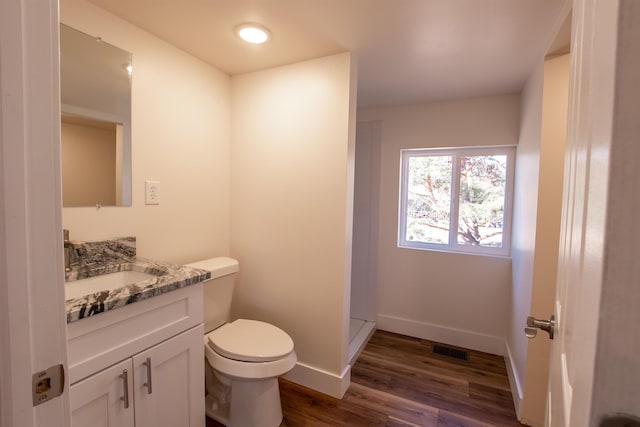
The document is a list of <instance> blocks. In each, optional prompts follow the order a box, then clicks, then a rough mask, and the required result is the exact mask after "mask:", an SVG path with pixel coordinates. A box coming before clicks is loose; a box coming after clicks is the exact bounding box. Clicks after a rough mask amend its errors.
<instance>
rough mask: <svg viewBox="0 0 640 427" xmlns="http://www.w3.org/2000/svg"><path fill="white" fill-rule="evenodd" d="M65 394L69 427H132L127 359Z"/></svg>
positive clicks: (131, 384)
mask: <svg viewBox="0 0 640 427" xmlns="http://www.w3.org/2000/svg"><path fill="white" fill-rule="evenodd" d="M201 341H202V340H201ZM69 393H70V394H69V400H70V401H71V425H72V427H134V415H133V411H134V405H133V364H132V362H131V359H127V360H124V361H122V362H120V363H118V364H117V365H114V366H112V367H110V368H107V369H105V370H104V371H100V372H98V373H97V374H94V375H92V376H90V377H89V378H87V379H84V380H82V381H79V382H77V383H75V384H74V385H72V386H71V387H70V389H69ZM127 400H128V401H127Z"/></svg>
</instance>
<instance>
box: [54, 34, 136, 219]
mask: <svg viewBox="0 0 640 427" xmlns="http://www.w3.org/2000/svg"><path fill="white" fill-rule="evenodd" d="M131 73H132V68H131V54H130V53H129V52H126V51H124V50H122V49H120V48H118V47H115V46H112V45H110V44H109V43H106V42H104V41H103V40H101V39H100V38H99V37H92V36H90V35H88V34H85V33H83V32H80V31H78V30H76V29H74V28H71V27H69V26H66V25H64V24H60V100H61V110H62V117H61V140H62V196H63V197H62V199H63V200H62V205H63V207H73V206H97V207H100V206H131Z"/></svg>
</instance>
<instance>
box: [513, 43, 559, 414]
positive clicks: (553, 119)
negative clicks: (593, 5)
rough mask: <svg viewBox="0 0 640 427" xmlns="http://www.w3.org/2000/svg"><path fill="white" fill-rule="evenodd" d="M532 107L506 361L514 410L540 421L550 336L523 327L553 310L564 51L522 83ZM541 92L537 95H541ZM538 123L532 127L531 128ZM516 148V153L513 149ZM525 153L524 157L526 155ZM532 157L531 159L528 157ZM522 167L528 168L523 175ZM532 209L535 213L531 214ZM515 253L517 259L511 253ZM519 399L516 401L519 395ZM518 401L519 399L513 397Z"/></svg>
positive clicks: (525, 137)
mask: <svg viewBox="0 0 640 427" xmlns="http://www.w3.org/2000/svg"><path fill="white" fill-rule="evenodd" d="M527 88H528V89H530V90H532V91H533V92H530V93H529V96H530V98H529V99H532V101H531V104H530V105H531V106H534V107H535V108H532V109H531V110H528V113H529V115H528V118H529V119H530V120H529V121H528V122H527V123H529V124H530V125H531V127H529V128H528V129H523V130H524V131H523V133H522V136H521V142H520V144H521V146H520V147H519V149H520V148H523V150H522V151H523V152H524V151H525V150H528V151H530V152H532V154H533V155H532V156H531V157H530V158H527V157H526V156H523V159H522V162H523V163H524V162H527V161H529V164H527V165H525V164H522V165H521V166H522V167H523V169H526V167H529V168H534V169H535V167H536V163H537V166H538V171H535V172H532V171H528V170H523V171H519V172H518V173H519V174H521V175H519V176H520V178H521V179H520V186H519V187H520V188H519V190H520V192H519V200H520V201H521V202H522V203H524V201H525V200H526V202H527V206H526V208H523V207H524V205H519V207H520V208H521V209H519V212H518V215H517V216H518V225H517V226H515V224H514V231H515V230H517V232H518V240H517V241H518V250H517V252H515V253H514V266H513V268H514V280H513V291H512V304H511V306H512V308H513V309H512V312H511V316H510V318H511V321H510V322H509V325H510V328H509V334H508V339H507V348H508V353H509V354H510V355H511V356H510V357H509V359H508V363H509V364H511V365H512V366H513V367H512V368H511V372H512V382H514V381H513V380H516V381H515V382H516V383H517V384H518V387H517V388H518V393H519V396H517V397H516V402H517V403H519V408H518V415H519V418H520V420H521V421H522V422H524V423H526V424H528V425H533V426H542V425H544V419H545V408H546V391H547V378H548V374H549V369H548V367H549V350H550V340H549V339H548V336H547V334H546V333H545V332H542V331H541V332H540V333H539V336H538V337H536V339H534V340H527V339H526V338H525V336H524V333H523V327H524V326H525V324H526V317H527V316H528V315H532V316H534V317H536V318H538V319H549V316H550V315H551V313H553V311H554V306H553V302H554V297H555V288H556V276H557V267H558V245H559V235H560V214H561V211H562V188H563V171H564V149H565V139H566V132H567V128H566V123H567V108H568V95H569V55H563V56H560V57H556V58H554V59H550V60H547V61H545V62H544V66H543V68H539V69H538V70H537V72H536V73H534V74H532V76H531V77H530V85H529V86H528V87H527ZM541 95H542V96H541ZM535 125H537V129H534V128H535ZM518 154H520V153H518ZM527 159H528V160H527ZM533 159H535V162H531V160H533ZM527 172H531V173H529V174H527V175H524V174H525V173H527ZM532 212H533V213H534V214H535V216H534V217H531V214H532ZM516 256H517V257H518V259H516ZM520 400H521V401H520ZM518 401H520V402H518Z"/></svg>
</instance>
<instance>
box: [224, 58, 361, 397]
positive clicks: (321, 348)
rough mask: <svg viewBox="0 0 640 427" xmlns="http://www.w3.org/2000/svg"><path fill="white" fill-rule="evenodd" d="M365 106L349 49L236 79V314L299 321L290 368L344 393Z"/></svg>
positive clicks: (291, 325) (298, 376) (299, 377)
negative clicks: (356, 174)
mask: <svg viewBox="0 0 640 427" xmlns="http://www.w3.org/2000/svg"><path fill="white" fill-rule="evenodd" d="M354 106H355V77H354V65H353V64H352V60H351V56H350V55H349V54H347V53H345V54H339V55H334V56H329V57H325V58H319V59H315V60H311V61H307V62H302V63H298V64H293V65H288V66H284V67H278V68H272V69H268V70H265V71H260V72H255V73H250V74H244V75H239V76H234V77H233V78H232V141H233V142H232V156H231V165H232V167H231V170H232V188H231V190H232V191H231V194H232V199H231V200H232V201H231V229H232V236H233V240H232V246H231V255H232V256H233V257H235V258H237V259H239V261H240V274H239V279H238V284H237V286H236V295H235V302H234V307H233V308H232V314H233V316H234V317H248V318H257V319H261V320H265V321H268V322H271V323H273V324H275V325H277V326H279V327H281V328H283V329H284V330H285V331H287V332H288V333H289V334H290V335H291V336H292V338H293V340H294V342H295V349H296V353H297V355H298V361H299V363H298V365H297V367H296V368H295V369H294V371H293V372H292V373H291V374H290V375H289V378H292V379H294V380H295V381H297V382H300V383H302V384H305V385H309V386H312V387H314V388H316V389H319V390H321V391H324V392H325V393H328V394H332V395H336V396H341V395H342V393H343V392H344V390H345V389H346V386H348V382H349V370H348V367H347V361H346V358H347V355H346V351H347V347H348V345H347V340H348V336H347V335H348V327H347V326H346V325H347V324H348V311H349V296H348V295H349V294H348V292H349V290H350V288H349V278H350V274H351V270H350V265H351V262H350V257H351V216H352V198H353V196H352V185H353V168H352V166H353V155H354V154H353V150H354V141H355V114H354V113H355V111H353V109H354Z"/></svg>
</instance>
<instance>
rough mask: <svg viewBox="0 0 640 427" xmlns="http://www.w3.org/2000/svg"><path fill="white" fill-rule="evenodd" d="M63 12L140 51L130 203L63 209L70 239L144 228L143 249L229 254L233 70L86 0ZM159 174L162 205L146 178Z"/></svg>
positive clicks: (178, 258) (171, 254) (174, 258)
mask: <svg viewBox="0 0 640 427" xmlns="http://www.w3.org/2000/svg"><path fill="white" fill-rule="evenodd" d="M60 7H61V21H62V22H63V23H65V24H67V25H70V26H72V27H74V28H77V29H79V30H81V31H84V32H86V33H88V34H91V35H96V36H100V37H102V39H103V40H105V41H107V42H109V43H111V44H114V45H116V46H118V47H120V48H122V49H125V50H128V51H129V52H131V53H132V54H133V67H134V72H133V82H132V119H133V126H132V163H133V174H132V187H133V188H132V198H133V200H132V202H133V203H132V206H131V207H104V208H102V209H100V210H96V209H95V208H65V209H63V224H64V228H68V229H70V230H71V238H72V240H74V239H75V240H92V239H102V238H111V237H116V236H129V235H133V236H136V237H137V239H138V253H139V255H141V256H144V257H149V258H156V259H161V260H166V261H170V262H177V263H186V262H189V261H194V260H197V259H202V258H206V257H211V256H217V255H228V254H229V240H230V234H229V221H230V219H229V209H230V96H231V95H230V78H229V77H228V76H227V75H225V74H223V73H222V72H220V71H218V70H216V69H215V68H213V67H211V66H209V65H207V64H205V63H203V62H202V61H200V60H198V59H195V58H194V57H192V56H190V55H188V54H186V53H184V52H182V51H180V50H178V49H176V48H175V47H173V46H171V45H169V44H168V43H165V42H163V41H161V40H160V39H157V38H155V37H153V36H151V35H150V34H149V33H146V32H144V31H142V30H140V29H139V28H137V27H134V26H132V25H131V24H129V23H127V22H125V21H123V20H121V19H119V18H116V17H114V16H113V15H111V14H109V13H107V12H105V11H104V10H102V9H100V8H98V7H96V6H94V5H92V4H91V3H89V2H86V1H84V0H62V1H61V4H60ZM145 180H156V181H160V205H158V206H146V205H145V204H144V181H145Z"/></svg>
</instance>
